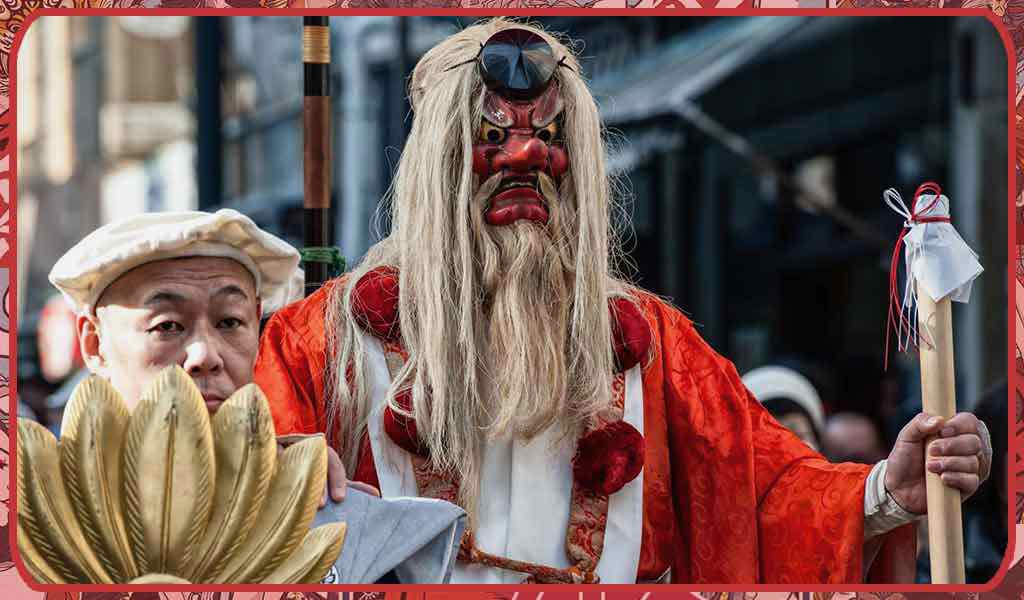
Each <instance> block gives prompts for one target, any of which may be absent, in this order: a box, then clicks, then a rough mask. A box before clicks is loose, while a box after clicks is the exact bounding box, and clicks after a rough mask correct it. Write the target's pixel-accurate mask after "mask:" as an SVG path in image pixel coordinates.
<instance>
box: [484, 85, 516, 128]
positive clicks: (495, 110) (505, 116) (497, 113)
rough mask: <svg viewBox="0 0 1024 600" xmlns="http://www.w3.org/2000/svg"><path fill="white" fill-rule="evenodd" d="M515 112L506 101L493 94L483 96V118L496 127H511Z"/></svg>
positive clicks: (488, 93)
mask: <svg viewBox="0 0 1024 600" xmlns="http://www.w3.org/2000/svg"><path fill="white" fill-rule="evenodd" d="M515 114H516V113H515V111H514V110H513V109H512V104H510V103H509V101H508V100H506V99H505V98H502V97H501V96H500V95H498V94H495V93H494V92H491V91H488V92H486V93H485V94H484V118H485V119H487V121H488V122H489V123H490V124H491V125H494V126H496V127H511V126H512V123H513V122H515Z"/></svg>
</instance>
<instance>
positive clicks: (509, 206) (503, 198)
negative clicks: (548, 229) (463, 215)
mask: <svg viewBox="0 0 1024 600" xmlns="http://www.w3.org/2000/svg"><path fill="white" fill-rule="evenodd" d="M548 217H549V214H548V207H547V205H546V204H545V203H544V199H543V197H542V196H541V193H540V191H539V190H538V188H537V176H536V175H528V176H521V175H520V176H508V177H504V178H503V179H502V180H501V184H500V185H499V186H498V187H497V189H495V191H494V193H493V194H491V197H490V201H489V203H488V205H487V210H486V212H485V213H484V219H485V220H486V221H487V224H488V225H496V226H500V225H511V224H512V223H515V222H516V221H519V220H521V219H525V220H527V221H536V222H538V223H542V224H543V223H547V222H548Z"/></svg>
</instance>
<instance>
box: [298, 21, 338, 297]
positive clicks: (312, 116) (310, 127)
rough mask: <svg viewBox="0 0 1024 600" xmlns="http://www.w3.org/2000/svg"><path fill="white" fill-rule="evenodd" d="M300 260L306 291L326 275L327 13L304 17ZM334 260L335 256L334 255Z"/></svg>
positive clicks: (328, 200)
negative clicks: (301, 241)
mask: <svg viewBox="0 0 1024 600" xmlns="http://www.w3.org/2000/svg"><path fill="white" fill-rule="evenodd" d="M302 63H303V69H304V74H303V75H304V77H303V78H304V84H303V88H304V91H305V97H304V98H303V111H302V126H303V127H302V129H303V144H302V158H303V171H304V173H303V175H304V180H303V197H302V206H303V211H302V212H303V215H304V221H303V244H304V246H305V248H303V260H304V261H305V272H306V295H307V296H308V295H309V294H311V293H313V292H315V291H316V290H317V289H319V288H320V286H321V285H323V283H324V282H325V281H327V280H328V279H329V277H330V272H329V268H330V266H331V264H332V262H335V261H332V256H334V257H336V256H337V250H336V249H334V248H330V245H331V244H330V224H331V221H330V212H331V169H330V167H331V79H330V71H331V42H330V27H329V25H328V19H327V17H303V18H302ZM335 260H336V259H335Z"/></svg>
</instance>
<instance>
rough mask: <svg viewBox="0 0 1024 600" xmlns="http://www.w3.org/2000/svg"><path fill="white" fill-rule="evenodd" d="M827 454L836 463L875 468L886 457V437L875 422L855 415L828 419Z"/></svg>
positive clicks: (841, 415)
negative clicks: (859, 464)
mask: <svg viewBox="0 0 1024 600" xmlns="http://www.w3.org/2000/svg"><path fill="white" fill-rule="evenodd" d="M824 437H825V455H826V456H828V458H829V460H831V461H832V462H857V463H865V464H869V465H873V464H875V463H876V462H878V461H880V460H882V459H883V458H885V457H886V451H885V447H884V446H883V445H882V438H881V435H880V434H879V431H878V427H876V426H875V423H874V421H872V420H871V419H869V418H868V417H866V416H864V415H862V414H858V413H855V412H842V413H838V414H835V415H832V416H831V417H829V418H828V421H827V422H826V425H825V436H824Z"/></svg>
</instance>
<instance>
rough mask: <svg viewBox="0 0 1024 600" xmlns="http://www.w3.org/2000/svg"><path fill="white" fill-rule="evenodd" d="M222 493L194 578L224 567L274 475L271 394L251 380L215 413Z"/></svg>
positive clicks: (218, 494)
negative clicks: (268, 394)
mask: <svg viewBox="0 0 1024 600" xmlns="http://www.w3.org/2000/svg"><path fill="white" fill-rule="evenodd" d="M212 423H213V440H214V447H215V451H216V465H217V469H216V471H217V475H216V492H215V493H214V499H213V512H212V514H211V516H210V523H209V525H208V527H207V530H206V534H205V535H204V537H203V540H202V542H201V543H200V545H199V549H198V551H197V553H196V561H197V562H196V566H195V567H193V568H192V569H190V571H191V573H192V577H191V579H192V580H193V581H205V580H206V579H207V577H206V575H207V574H209V573H211V572H213V573H216V572H219V571H220V570H221V569H223V568H224V565H225V564H227V561H228V560H229V559H230V558H231V557H232V556H233V555H234V554H235V552H236V551H237V550H238V547H239V546H240V545H241V543H242V540H243V539H244V538H245V536H246V535H247V534H248V533H249V531H251V529H252V526H253V524H254V523H255V522H256V517H257V515H258V514H259V511H260V508H261V506H262V504H263V499H264V498H265V497H266V493H267V489H268V488H269V486H270V481H271V478H272V477H273V475H274V467H275V463H276V460H277V443H276V440H275V437H274V423H273V420H272V419H271V416H270V410H269V408H268V406H267V400H266V397H265V396H264V395H263V392H262V391H260V389H259V388H258V387H256V386H255V385H253V384H249V385H247V386H245V387H243V388H242V389H240V390H238V391H237V392H235V393H234V394H232V395H231V398H229V399H228V401H227V402H225V403H224V404H223V405H221V407H220V409H219V410H218V411H217V414H216V415H215V416H214V417H213V421H212Z"/></svg>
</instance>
